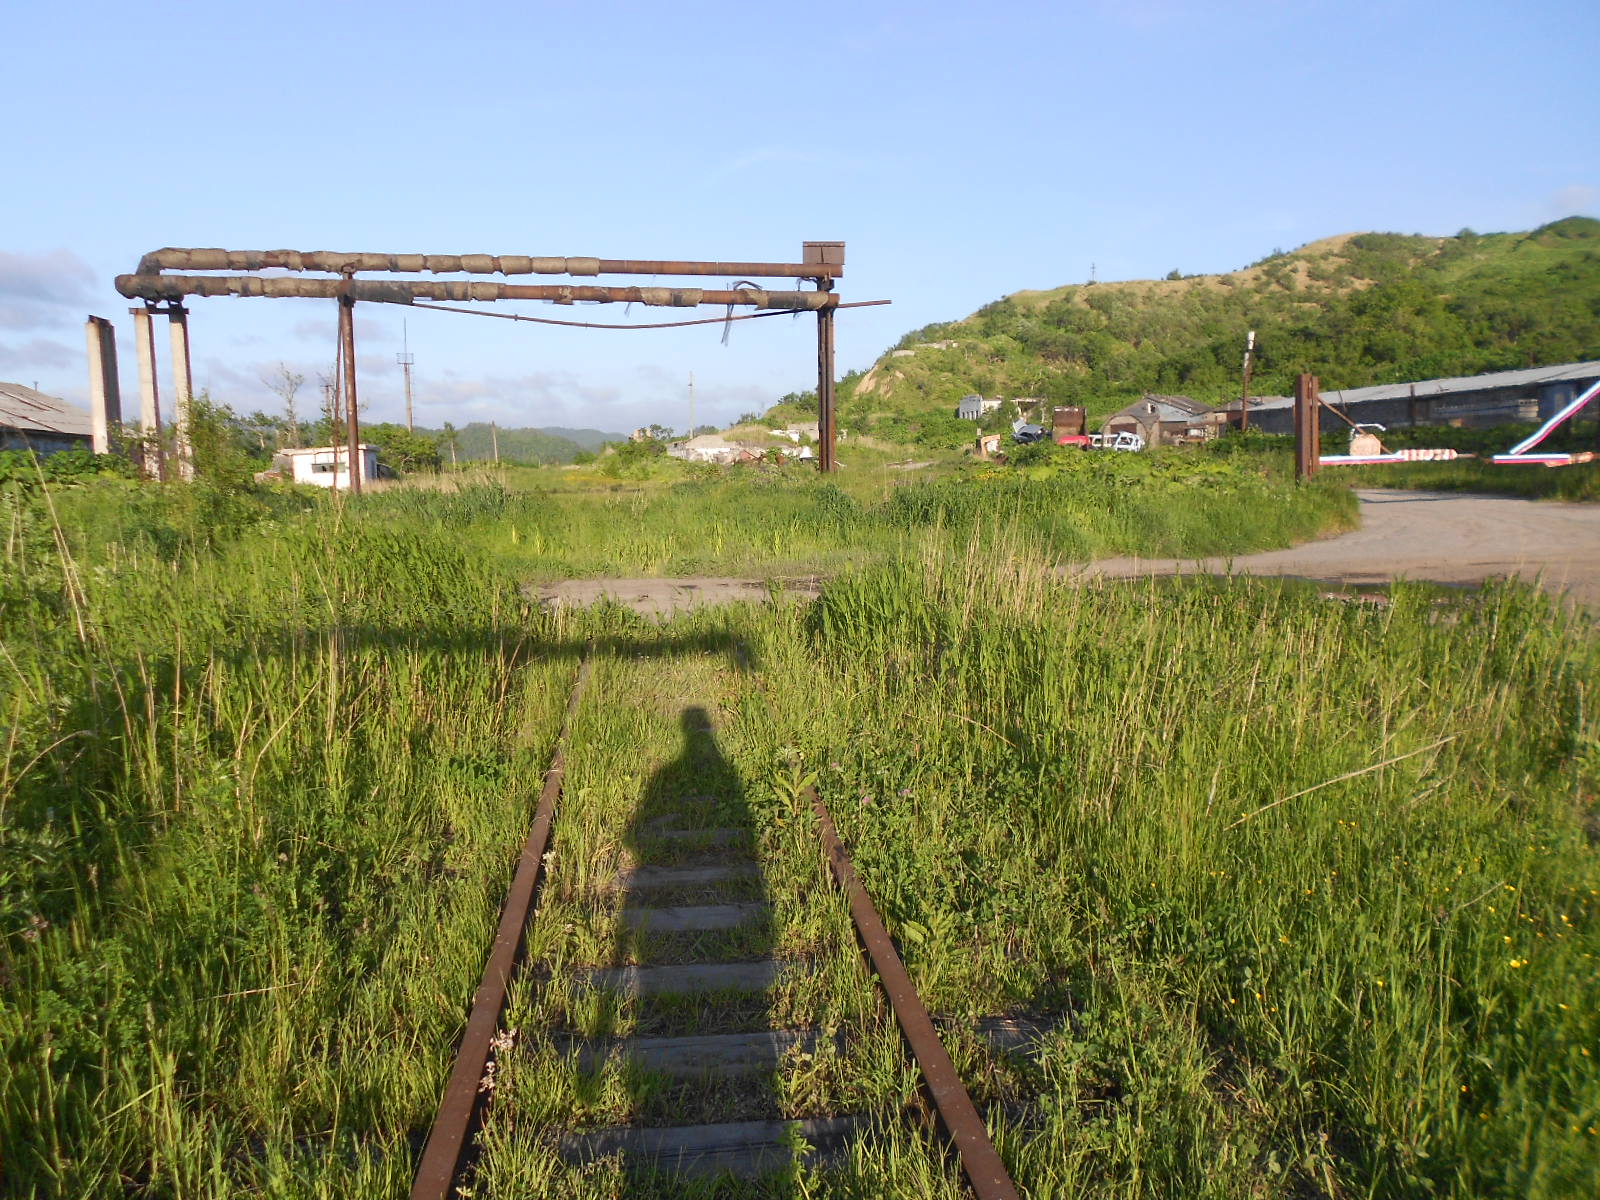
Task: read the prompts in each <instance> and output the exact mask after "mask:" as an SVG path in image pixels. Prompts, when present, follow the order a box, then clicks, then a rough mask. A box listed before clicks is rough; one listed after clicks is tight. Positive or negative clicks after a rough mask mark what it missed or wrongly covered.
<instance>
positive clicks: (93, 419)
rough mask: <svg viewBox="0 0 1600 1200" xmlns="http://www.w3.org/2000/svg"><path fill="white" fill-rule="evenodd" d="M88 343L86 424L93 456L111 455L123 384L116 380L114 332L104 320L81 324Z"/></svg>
mask: <svg viewBox="0 0 1600 1200" xmlns="http://www.w3.org/2000/svg"><path fill="white" fill-rule="evenodd" d="M84 332H85V333H86V334H87V336H88V339H89V421H90V429H91V432H92V434H93V437H94V452H95V453H96V454H110V453H111V449H112V437H113V435H114V434H115V433H116V427H117V426H118V425H120V424H122V381H121V380H120V379H119V378H118V377H117V331H116V329H115V327H113V326H112V324H111V322H110V321H108V320H106V318H104V317H90V318H89V319H88V320H87V321H86V322H85V323H84Z"/></svg>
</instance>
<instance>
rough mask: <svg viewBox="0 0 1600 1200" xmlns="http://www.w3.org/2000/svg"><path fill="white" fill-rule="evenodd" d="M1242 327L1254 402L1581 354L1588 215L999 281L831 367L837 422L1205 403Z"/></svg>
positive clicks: (1228, 390) (1590, 237) (867, 429)
mask: <svg viewBox="0 0 1600 1200" xmlns="http://www.w3.org/2000/svg"><path fill="white" fill-rule="evenodd" d="M1252 329H1253V330H1255V331H1256V337H1257V350H1256V356H1255V361H1254V372H1253V379H1252V383H1251V389H1250V390H1251V394H1252V395H1257V396H1260V395H1285V394H1287V393H1288V392H1290V391H1291V390H1292V389H1293V386H1294V377H1295V376H1296V375H1297V374H1299V373H1300V372H1302V371H1306V372H1310V373H1312V374H1316V375H1318V376H1319V377H1320V379H1321V382H1322V386H1323V388H1324V389H1329V388H1351V387H1362V386H1366V385H1369V384H1377V383H1390V382H1399V381H1403V380H1408V379H1427V378H1433V377H1438V376H1447V375H1473V374H1478V373H1480V372H1483V371H1491V370H1502V369H1507V368H1512V367H1523V366H1532V365H1539V364H1546V363H1561V362H1573V361H1581V360H1586V359H1593V358H1597V357H1600V221H1597V220H1595V219H1593V218H1590V217H1569V218H1566V219H1565V220H1561V221H1556V222H1553V223H1551V224H1549V225H1545V226H1541V227H1540V228H1538V229H1535V230H1532V231H1531V232H1526V233H1495V234H1477V233H1474V232H1472V231H1471V230H1462V231H1461V232H1460V233H1458V234H1457V235H1455V236H1454V237H1424V236H1421V235H1404V234H1392V233H1358V234H1343V235H1340V236H1338V237H1332V238H1325V239H1322V240H1320V241H1316V242H1312V243H1310V244H1308V245H1306V246H1302V247H1301V248H1300V249H1298V250H1294V251H1291V252H1288V253H1284V252H1282V251H1274V252H1273V253H1272V254H1270V255H1268V256H1267V257H1266V258H1263V259H1261V260H1260V261H1259V262H1256V263H1253V264H1251V265H1250V266H1248V267H1245V268H1243V269H1241V270H1238V271H1233V272H1230V273H1228V274H1222V275H1189V276H1185V275H1183V274H1181V273H1180V272H1178V271H1173V272H1172V273H1171V274H1170V275H1168V276H1167V277H1166V278H1165V279H1160V280H1133V281H1128V282H1116V283H1083V284H1071V285H1068V286H1065V287H1059V288H1054V289H1050V290H1047V291H1021V292H1016V293H1013V294H1012V295H1009V296H1006V297H1004V298H1003V299H1000V300H996V301H995V302H993V303H992V304H988V305H985V306H984V307H983V308H981V309H979V310H978V311H977V312H975V313H973V314H972V315H971V316H968V317H965V318H962V319H960V320H956V321H947V322H939V323H936V324H933V325H929V326H926V327H924V328H922V329H919V330H915V331H913V332H912V333H909V334H907V335H906V336H905V337H903V338H902V339H901V340H900V341H899V342H898V343H897V344H896V345H895V346H894V347H892V348H891V349H890V350H888V351H886V352H885V353H884V354H883V355H882V356H881V357H880V358H879V359H878V361H877V362H876V363H875V364H873V366H872V368H871V370H869V371H867V372H865V373H864V374H852V375H850V376H847V377H846V378H845V379H844V380H843V381H841V383H840V387H839V413H840V417H839V421H840V425H841V426H843V427H845V428H846V429H848V430H850V431H852V432H860V433H867V434H871V435H874V436H877V437H881V438H885V439H888V440H894V441H901V442H923V443H926V444H944V445H961V444H965V442H966V441H968V440H970V438H971V436H972V424H971V422H966V421H958V420H956V419H955V416H954V413H955V408H956V405H957V403H958V402H959V401H960V399H961V397H962V396H964V395H967V394H969V393H978V394H980V395H983V396H990V397H993V396H1004V397H1007V398H1017V397H1037V398H1040V399H1043V400H1045V401H1048V402H1050V403H1054V404H1082V405H1085V406H1086V407H1087V408H1088V409H1089V413H1090V416H1091V418H1097V417H1100V416H1103V415H1105V414H1107V413H1110V412H1113V411H1115V410H1116V409H1118V408H1120V407H1122V406H1123V405H1124V404H1127V403H1128V402H1130V401H1132V400H1135V399H1137V398H1138V397H1139V396H1141V395H1143V394H1144V393H1146V392H1155V393H1161V394H1178V395H1187V396H1191V397H1193V398H1194V399H1197V400H1203V401H1207V402H1209V403H1222V402H1224V401H1226V400H1229V399H1235V398H1237V397H1238V395H1239V390H1240V369H1241V365H1242V359H1243V354H1244V344H1245V335H1246V333H1247V331H1249V330H1252ZM804 399H805V400H806V401H809V403H810V405H812V406H813V407H814V405H815V397H814V396H808V397H805V398H804ZM800 407H803V405H799V406H797V405H795V404H793V403H789V404H784V405H780V406H779V410H781V411H778V412H776V413H775V415H779V416H787V415H789V414H790V413H791V411H793V410H795V409H797V408H800Z"/></svg>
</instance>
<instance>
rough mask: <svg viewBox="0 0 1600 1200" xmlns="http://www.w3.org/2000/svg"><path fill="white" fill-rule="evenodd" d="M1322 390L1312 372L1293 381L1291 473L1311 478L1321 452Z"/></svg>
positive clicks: (1314, 472)
mask: <svg viewBox="0 0 1600 1200" xmlns="http://www.w3.org/2000/svg"><path fill="white" fill-rule="evenodd" d="M1321 400H1322V393H1321V390H1320V389H1319V387H1318V385H1317V377H1316V376H1315V375H1300V376H1298V377H1296V379H1295V381H1294V477H1295V478H1296V479H1310V478H1311V477H1312V476H1313V475H1315V474H1316V473H1317V467H1318V466H1319V465H1320V464H1319V463H1318V461H1317V460H1318V458H1320V457H1321V454H1322V414H1321V411H1320V409H1321Z"/></svg>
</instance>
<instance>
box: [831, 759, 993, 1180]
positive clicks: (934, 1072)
mask: <svg viewBox="0 0 1600 1200" xmlns="http://www.w3.org/2000/svg"><path fill="white" fill-rule="evenodd" d="M806 791H807V793H808V794H809V796H810V798H811V808H812V811H813V812H815V813H816V815H817V824H818V825H819V826H820V828H821V831H822V846H823V851H824V852H825V853H826V854H827V856H828V865H829V866H831V867H832V868H833V875H834V878H835V879H836V880H838V883H839V887H840V888H841V889H842V890H843V891H844V893H845V895H846V896H847V897H848V898H849V900H850V916H851V917H852V918H853V919H854V920H855V925H856V932H857V933H858V934H859V935H860V938H861V944H862V946H863V947H864V948H865V949H866V952H867V957H868V958H869V959H870V960H871V962H872V967H873V970H875V971H877V973H878V979H879V980H880V981H881V982H882V983H883V990H884V991H885V992H887V993H888V996H889V1006H890V1008H892V1009H893V1010H894V1017H895V1020H896V1021H897V1022H899V1024H900V1031H901V1033H903V1034H904V1035H905V1039H906V1042H907V1043H908V1044H909V1045H910V1047H911V1054H912V1056H913V1057H914V1058H915V1059H916V1060H917V1066H918V1067H919V1068H920V1069H921V1071H922V1077H923V1079H924V1080H925V1081H926V1082H927V1085H928V1091H929V1093H930V1094H931V1095H932V1097H933V1104H934V1107H935V1109H937V1110H938V1113H939V1120H940V1122H941V1124H943V1126H944V1129H945V1132H946V1133H947V1134H948V1135H949V1136H950V1140H951V1141H952V1142H954V1143H955V1147H956V1153H957V1154H959V1155H960V1156H961V1169H962V1170H963V1171H964V1172H965V1173H966V1176H967V1182H968V1183H969V1184H971V1185H972V1191H973V1194H974V1195H976V1196H977V1197H978V1200H1018V1195H1017V1187H1016V1184H1014V1183H1012V1182H1011V1175H1010V1174H1009V1173H1008V1172H1007V1171H1006V1165H1005V1163H1004V1162H1002V1161H1001V1159H1000V1153H999V1151H997V1150H996V1149H995V1148H994V1143H993V1142H992V1141H990V1140H989V1130H988V1128H987V1127H986V1126H985V1125H984V1123H983V1118H982V1117H981V1116H980V1115H979V1114H978V1110H977V1108H976V1107H975V1106H974V1105H973V1103H972V1097H971V1096H969V1095H968V1094H967V1088H966V1085H965V1084H964V1083H962V1082H961V1076H960V1074H959V1073H957V1071H956V1068H955V1064H954V1063H952V1062H951V1061H950V1055H949V1054H948V1053H947V1052H946V1050H945V1048H944V1043H943V1042H941V1041H940V1040H939V1034H938V1032H937V1031H936V1030H935V1029H934V1027H933V1018H932V1017H930V1016H929V1015H928V1010H927V1008H926V1007H925V1006H924V1005H923V1003H922V999H921V997H919V996H918V995H917V989H916V987H915V985H913V984H912V982H911V976H910V975H908V974H907V973H906V968H905V964H904V963H902V962H901V961H900V955H899V953H898V952H897V951H896V950H895V948H894V941H893V939H891V938H890V937H889V931H888V929H887V928H885V926H884V924H883V918H881V917H880V916H878V912H877V910H876V909H875V908H873V906H872V899H871V897H869V896H868V895H867V890H866V888H865V887H863V886H862V884H861V879H860V877H859V876H858V875H857V874H856V869H855V866H854V865H853V864H852V863H851V861H850V855H849V853H848V852H847V851H846V850H845V848H844V843H843V842H841V841H840V840H839V831H838V830H837V829H835V828H834V824H833V817H832V816H831V815H830V814H829V812H828V806H827V805H826V804H824V803H823V802H822V797H821V796H820V795H818V794H817V790H816V789H815V788H807V789H806Z"/></svg>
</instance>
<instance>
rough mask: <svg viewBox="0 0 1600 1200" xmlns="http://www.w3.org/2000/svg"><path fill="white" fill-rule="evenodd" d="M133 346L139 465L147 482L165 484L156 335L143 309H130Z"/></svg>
mask: <svg viewBox="0 0 1600 1200" xmlns="http://www.w3.org/2000/svg"><path fill="white" fill-rule="evenodd" d="M128 311H129V312H130V313H132V314H133V346H134V350H135V351H136V352H137V353H138V356H139V428H140V432H141V433H142V434H143V435H144V448H143V451H142V453H141V454H140V459H141V463H140V465H141V466H142V467H143V469H144V475H145V478H147V479H160V480H163V481H164V480H165V479H166V477H167V465H166V455H165V453H164V452H163V451H162V448H161V393H160V389H159V387H158V386H157V384H156V335H155V325H154V324H153V323H152V321H151V320H150V309H149V308H148V307H145V306H140V307H139V308H130V309H129V310H128Z"/></svg>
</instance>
